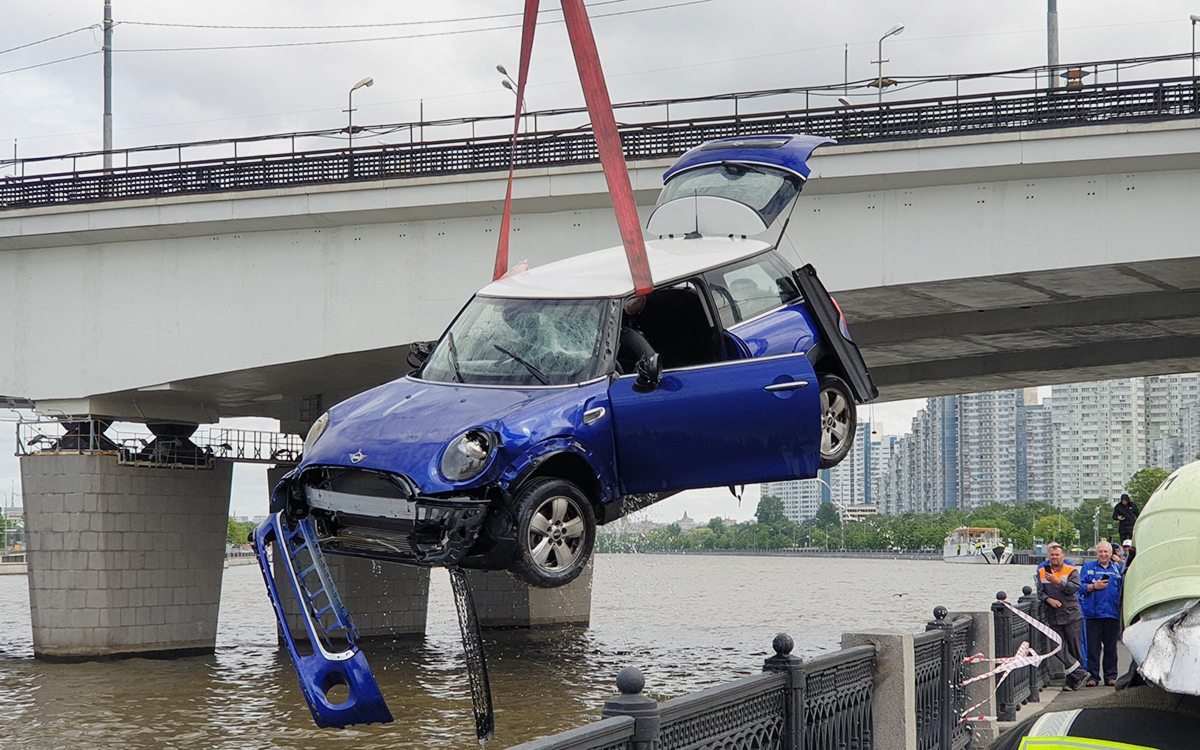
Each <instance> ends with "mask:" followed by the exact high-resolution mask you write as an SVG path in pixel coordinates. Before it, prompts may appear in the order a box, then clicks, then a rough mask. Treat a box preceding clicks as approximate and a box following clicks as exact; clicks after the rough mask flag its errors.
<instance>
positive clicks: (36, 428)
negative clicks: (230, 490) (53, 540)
mask: <svg viewBox="0 0 1200 750" xmlns="http://www.w3.org/2000/svg"><path fill="white" fill-rule="evenodd" d="M303 451H304V439H303V438H302V437H300V436H299V435H292V434H287V433H280V432H269V431H265V430H239V429H229V428H224V427H214V428H207V429H203V430H198V431H196V432H195V433H193V434H191V435H163V436H155V435H153V434H151V433H149V432H128V431H117V430H113V429H112V428H111V427H109V426H108V425H107V423H103V422H97V421H94V420H86V419H83V420H80V421H64V422H59V421H40V422H18V423H17V455H18V456H32V455H38V454H59V453H87V454H109V455H115V456H117V462H118V463H120V464H124V465H129V466H144V467H150V468H188V469H211V468H212V467H213V466H215V465H216V463H217V462H218V461H233V462H235V463H259V464H293V463H296V462H297V461H299V460H300V455H301V453H303Z"/></svg>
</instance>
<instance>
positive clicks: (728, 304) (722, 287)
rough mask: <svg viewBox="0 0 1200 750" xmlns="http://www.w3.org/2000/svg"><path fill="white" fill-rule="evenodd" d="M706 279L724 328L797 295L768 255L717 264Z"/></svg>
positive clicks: (791, 299) (797, 292)
mask: <svg viewBox="0 0 1200 750" xmlns="http://www.w3.org/2000/svg"><path fill="white" fill-rule="evenodd" d="M707 280H708V282H709V287H710V288H711V290H712V295H713V301H714V302H715V303H716V306H717V313H718V314H719V315H720V316H721V322H722V323H723V324H724V325H725V327H726V328H728V327H730V326H733V325H736V324H737V323H740V322H742V321H743V320H748V319H750V318H753V317H755V316H757V315H761V314H762V313H765V312H767V311H768V310H773V309H775V308H776V307H779V306H780V305H784V304H787V303H789V302H792V301H794V300H797V299H799V298H800V292H799V291H798V290H797V289H796V285H795V283H794V282H793V281H792V280H791V279H790V278H788V276H787V275H786V274H785V273H784V272H783V271H782V270H780V268H779V267H778V266H776V265H775V263H773V262H771V260H770V259H769V258H763V257H760V258H757V259H753V260H751V261H748V262H743V263H739V264H736V265H733V266H727V267H725V268H718V269H716V270H715V271H710V272H709V273H708V274H707Z"/></svg>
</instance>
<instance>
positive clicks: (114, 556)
mask: <svg viewBox="0 0 1200 750" xmlns="http://www.w3.org/2000/svg"><path fill="white" fill-rule="evenodd" d="M1169 83H1171V85H1172V86H1175V87H1176V89H1178V90H1179V92H1182V93H1179V94H1178V95H1174V96H1175V98H1171V97H1168V96H1166V95H1165V94H1163V93H1162V92H1163V91H1164V90H1165V88H1164V86H1165V84H1164V82H1150V83H1143V84H1142V85H1141V88H1138V87H1137V86H1136V85H1135V84H1127V85H1126V88H1127V89H1128V91H1135V90H1136V91H1140V92H1142V93H1143V94H1144V92H1145V91H1150V92H1151V93H1152V94H1153V92H1155V91H1157V92H1158V93H1157V94H1154V96H1157V99H1154V101H1155V102H1157V104H1155V105H1154V106H1156V107H1157V109H1154V108H1153V107H1150V108H1146V109H1138V108H1135V107H1132V106H1130V107H1128V108H1127V109H1122V108H1121V107H1120V106H1116V107H1115V108H1103V107H1101V108H1095V109H1086V108H1084V107H1082V105H1080V104H1079V102H1080V101H1083V100H1082V99H1079V100H1075V101H1074V103H1073V104H1071V105H1070V106H1071V107H1073V109H1071V112H1073V113H1074V114H1072V118H1074V119H1070V118H1068V119H1067V120H1057V121H1053V122H1052V123H1051V124H1053V125H1057V127H1041V126H1037V123H1036V122H1034V121H1033V120H1030V119H1029V117H1030V115H1029V114H1028V112H1042V113H1043V115H1045V116H1047V117H1049V114H1047V113H1050V114H1052V113H1053V112H1057V111H1065V110H1063V109H1062V106H1061V105H1062V102H1063V101H1065V100H1052V101H1051V102H1050V103H1049V104H1045V105H1043V104H1042V101H1043V99H1045V98H1046V97H1045V95H1043V94H1036V93H1035V94H1030V95H1029V96H1027V97H1026V99H1028V100H1029V101H1030V102H1033V103H1032V104H1030V105H1029V107H1028V108H1027V110H1028V111H1026V110H1022V111H1023V112H1026V113H1025V114H1023V115H1022V117H1023V118H1025V119H1020V120H1019V121H1017V120H1014V121H1012V122H1009V123H1008V125H1006V126H1005V127H990V126H987V123H983V125H980V121H979V120H976V119H971V120H970V121H969V122H964V126H963V127H962V128H961V130H960V132H958V133H957V134H951V135H942V136H940V137H908V138H906V137H900V138H893V139H881V138H870V137H865V138H861V139H857V140H856V139H855V138H849V139H847V142H846V143H844V144H841V145H838V146H834V147H827V148H823V149H821V150H820V151H818V152H817V155H816V156H815V157H814V158H813V160H812V163H811V164H812V167H813V169H814V176H813V179H812V180H811V181H810V183H809V185H808V186H807V187H806V189H805V193H804V195H803V196H802V198H801V203H800V205H799V208H798V209H797V212H796V215H795V216H794V217H793V219H792V222H791V224H790V226H789V229H788V240H789V241H790V242H791V244H792V245H794V246H795V247H796V248H797V249H798V251H799V253H800V254H801V255H802V256H803V257H804V259H805V260H807V261H811V262H813V263H814V264H815V265H816V266H817V267H818V269H819V270H820V272H821V274H822V277H823V279H824V280H825V282H826V285H827V286H828V287H829V288H830V289H831V291H833V292H834V293H835V295H836V296H837V297H838V299H839V302H840V303H841V305H842V308H843V310H844V311H845V314H846V317H847V318H848V319H849V320H850V322H851V326H852V329H853V331H854V333H855V336H856V338H857V339H858V341H859V342H860V344H861V345H862V348H863V353H864V356H865V357H866V359H867V362H868V365H869V366H870V367H871V369H872V372H873V373H874V375H875V378H876V381H877V383H878V384H879V385H880V386H881V390H882V392H883V398H885V399H899V398H910V397H918V396H932V395H938V394H943V393H953V392H969V391H978V390H987V389H992V388H1006V387H1009V388H1011V387H1018V386H1023V385H1044V384H1049V383H1057V382H1072V381H1079V380H1090V379H1103V378H1113V377H1123V376H1129V375H1147V374H1156V373H1167V372H1184V371H1194V370H1200V337H1197V336H1196V333H1197V332H1198V331H1200V291H1198V290H1200V252H1197V243H1196V240H1195V230H1194V228H1193V226H1192V217H1194V216H1196V215H1200V211H1198V209H1200V137H1198V135H1200V119H1196V107H1195V103H1196V97H1195V86H1194V81H1192V80H1191V79H1188V80H1187V81H1186V83H1185V84H1179V82H1169ZM1174 90H1175V89H1172V91H1174ZM1092 93H1094V94H1096V96H1097V97H1100V95H1101V94H1104V92H1103V91H1101V90H1100V89H1099V87H1097V89H1096V90H1095V91H1093V92H1092ZM1118 93H1119V92H1118ZM1188 95H1190V96H1191V98H1190V99H1189V98H1188ZM1138 96H1139V97H1141V98H1136V97H1135V98H1132V99H1130V100H1129V101H1139V102H1140V101H1143V100H1144V96H1142V94H1139V95H1138ZM993 99H994V97H993ZM1099 100H1100V99H1097V101H1099ZM1104 101H1108V100H1107V99H1105V100H1104ZM1118 101H1119V100H1118ZM926 104H927V106H929V107H932V109H933V110H936V111H937V112H942V111H946V107H945V106H943V105H937V106H933V105H928V103H926ZM1035 105H1036V106H1035ZM1051 105H1053V106H1051ZM892 106H893V107H897V106H898V105H892ZM1105 106H1106V107H1107V105H1105ZM1147 106H1149V105H1147ZM1039 107H1040V108H1041V109H1038V108H1039ZM993 108H994V102H993ZM1056 108H1057V109H1056ZM899 109H903V108H899ZM885 110H889V112H890V111H891V109H890V108H885ZM1080 112H1083V113H1084V115H1083V116H1081V115H1080V114H1079V113H1080ZM1089 113H1090V114H1089ZM1123 113H1124V114H1123ZM808 114H809V115H811V116H809V117H807V118H805V119H803V120H802V119H801V118H797V117H792V116H788V115H787V114H786V113H784V114H782V115H777V116H762V117H760V118H759V119H758V120H757V121H755V122H757V123H758V124H756V125H753V127H751V126H750V125H747V124H745V123H743V122H742V121H741V120H739V121H738V122H736V123H733V124H732V125H729V124H726V125H722V126H721V127H733V128H735V129H737V128H744V129H745V130H744V131H743V132H747V131H748V132H765V131H769V130H770V129H771V128H774V129H775V131H776V132H779V131H780V130H785V131H786V130H793V131H794V130H797V129H800V128H801V126H802V125H803V124H806V123H807V124H815V127H814V128H812V129H814V130H820V129H821V128H825V127H830V128H832V127H841V128H842V129H843V130H844V131H846V132H849V131H848V130H847V128H848V122H850V119H849V118H850V115H849V114H847V113H846V112H833V111H830V112H824V113H822V112H817V113H815V115H814V114H813V113H808ZM885 114H887V113H885V112H883V111H870V110H864V111H861V112H857V111H856V112H855V113H854V117H859V118H860V119H861V120H862V122H863V123H867V124H868V125H869V124H871V123H875V122H879V123H886V122H887V120H886V119H885V117H884V115H885ZM892 114H894V112H893V113H892ZM1093 115H1094V116H1093ZM839 118H840V119H839ZM906 121H907V120H906ZM1006 122H1008V121H1006ZM1046 122H1049V120H1047V121H1046ZM1014 123H1015V124H1014ZM1022 123H1024V124H1025V125H1024V126H1022ZM935 125H936V123H935ZM689 127H691V128H692V129H691V130H689V131H688V132H689V133H691V135H690V136H689V137H690V138H693V139H694V138H696V137H700V136H698V135H697V133H701V134H703V133H710V134H711V133H712V132H713V130H714V129H717V126H716V125H715V124H714V125H713V126H712V127H711V128H708V130H705V129H704V128H699V129H697V128H696V127H695V126H694V124H692V125H689ZM864 127H866V126H865V125H864ZM933 129H934V131H935V132H942V131H940V130H937V128H936V127H934V128H933ZM919 130H920V129H919V128H918V129H917V131H914V132H912V133H910V135H914V136H916V135H920V132H918V131H919ZM873 132H876V135H881V134H882V128H881V129H880V130H879V131H873ZM719 134H725V133H724V132H721V133H719ZM900 134H901V136H903V135H904V132H901V133H900ZM656 137H657V136H656ZM647 138H648V136H647ZM655 142H656V143H661V139H660V140H659V141H655ZM558 145H559V146H560V145H561V144H558ZM677 145H678V144H677ZM556 147H557V146H556ZM438 148H442V150H443V151H444V150H445V148H443V147H442V146H438ZM418 150H419V149H418ZM430 150H431V151H436V150H437V149H436V148H433V147H431V149H430ZM680 150H682V148H676V149H675V151H674V153H677V152H678V151H680ZM585 156H586V155H585ZM354 158H355V159H359V155H357V154H356V155H354ZM672 158H673V153H672V152H671V149H665V148H664V149H662V150H660V151H659V152H658V153H657V155H656V154H650V155H649V156H646V157H645V158H640V159H637V160H636V161H633V162H632V163H631V168H632V177H633V183H634V188H635V191H636V196H637V198H638V200H639V203H640V205H641V206H642V209H643V218H645V214H646V213H647V212H648V209H649V208H650V207H651V206H652V204H653V200H654V198H655V196H656V195H657V192H658V189H659V187H660V185H661V180H660V175H661V173H662V171H663V170H664V169H665V168H666V166H667V165H668V164H669V163H670V162H671V160H672ZM566 161H567V162H569V160H566ZM347 163H348V164H349V161H348V162H347ZM356 163H357V171H354V172H347V173H346V175H345V178H346V179H344V180H326V181H319V180H318V181H308V182H300V183H289V184H263V183H262V182H261V181H259V182H258V183H255V184H250V183H249V182H246V183H239V182H238V181H237V180H234V181H232V182H230V183H228V185H226V184H225V183H221V184H216V183H211V182H209V183H204V188H203V189H196V190H193V191H189V190H179V191H176V192H175V193H172V194H154V195H146V194H143V195H136V194H132V193H129V194H127V195H128V196H129V197H124V198H122V199H120V200H107V199H104V198H105V197H106V196H107V195H110V194H111V193H104V192H102V191H101V192H95V191H93V192H91V193H88V192H87V191H83V192H75V193H72V192H71V190H72V189H74V188H72V185H73V184H74V185H75V188H79V189H80V190H82V187H80V186H81V185H85V184H86V185H92V184H93V183H91V182H88V180H91V179H92V178H90V177H86V178H84V177H80V178H79V180H78V181H77V184H76V183H71V182H70V180H67V179H65V178H64V179H61V180H57V181H56V180H54V179H46V180H42V184H43V186H44V187H45V188H46V190H45V191H43V193H41V195H44V196H45V198H44V199H36V195H35V193H34V192H33V191H32V190H31V189H30V190H26V191H25V192H24V193H18V192H16V191H14V190H9V191H8V192H0V202H4V201H7V205H8V208H7V209H5V210H0V298H2V299H4V300H6V301H7V304H6V305H4V306H3V308H2V309H0V393H4V394H7V395H9V396H15V397H21V398H23V399H27V400H28V402H30V403H32V404H33V405H34V406H35V407H36V408H37V409H38V410H39V411H41V412H42V413H43V414H47V415H63V416H66V415H74V416H77V417H80V418H111V419H125V420H134V421H151V422H153V421H162V422H183V423H209V422H214V421H216V420H217V419H218V418H220V417H222V416H234V415H256V416H268V417H275V418H278V419H280V420H281V423H282V425H283V426H284V429H285V430H286V431H301V430H303V429H304V427H305V426H306V425H307V423H309V422H310V421H311V420H312V419H314V418H315V417H316V416H317V415H319V414H320V413H321V412H322V411H323V410H324V409H325V408H328V406H330V405H332V404H333V403H335V402H337V401H338V400H340V399H341V398H343V397H344V396H348V395H350V394H352V393H354V392H357V391H359V390H362V389H364V388H367V387H370V386H372V385H375V384H377V383H380V382H384V381H386V380H390V379H392V378H395V377H397V376H399V375H401V374H403V373H404V372H405V371H406V369H407V368H406V365H405V364H404V356H405V354H406V352H407V345H408V344H409V343H411V342H413V341H418V340H425V339H432V338H435V337H437V336H438V335H439V334H440V332H441V330H442V328H443V327H444V325H445V324H446V323H447V321H448V320H449V319H450V317H451V316H452V315H453V314H454V313H455V312H456V311H457V310H458V308H459V307H460V306H461V305H462V304H463V302H464V301H465V300H466V299H467V298H468V297H469V295H470V294H471V293H472V292H474V291H475V290H476V289H477V288H478V287H480V286H482V285H483V284H484V283H486V282H487V281H488V280H489V276H490V269H491V264H492V258H493V253H494V249H495V243H496V231H497V229H498V224H499V220H498V216H499V213H500V205H501V201H502V200H503V195H504V180H503V178H504V174H503V173H502V172H498V171H463V172H454V171H453V170H451V171H446V170H438V169H430V170H428V173H426V174H424V175H423V176H406V177H400V176H394V175H391V176H389V174H388V173H387V172H386V169H385V168H384V167H385V166H386V160H385V159H384V158H383V156H382V155H381V156H380V159H379V160H378V164H379V167H378V169H379V170H380V171H379V172H378V176H377V177H372V173H371V172H370V171H369V170H367V168H366V166H365V164H366V163H368V162H367V160H360V161H358V162H356ZM350 166H353V165H352V164H350ZM197 169H198V168H197ZM264 169H265V167H264ZM234 174H236V170H235V172H234ZM30 184H33V183H30ZM26 187H29V185H26ZM101 187H103V186H101ZM227 187H229V188H230V189H226V188H227ZM235 188H236V189H235ZM97 189H100V188H97ZM88 190H92V188H90V187H89V188H88ZM55 191H58V192H55ZM63 191H66V192H63ZM135 192H136V191H135ZM14 195H18V197H19V196H21V195H23V196H25V197H24V198H20V199H14V198H12V196H14ZM515 195H516V202H515V212H516V214H515V217H514V222H513V227H514V234H513V239H512V244H513V250H512V254H513V256H514V259H515V260H520V259H522V258H528V259H529V261H530V263H531V264H539V263H544V262H547V261H550V260H553V259H557V258H561V257H565V256H568V255H573V254H577V253H579V252H584V251H588V250H591V249H596V248H599V247H603V246H607V245H613V244H618V243H619V237H618V235H617V232H616V228H615V226H614V222H613V220H612V217H611V208H610V207H609V203H608V196H607V192H606V190H605V184H604V180H603V176H602V174H601V172H600V170H599V167H598V165H595V164H593V163H590V162H589V161H588V160H587V158H580V159H579V160H578V161H577V162H576V163H561V160H560V162H559V163H554V164H543V165H534V164H529V165H528V166H527V167H526V168H524V169H522V170H520V171H519V172H518V178H517V182H516V186H515ZM30 196H33V197H30ZM55 196H66V197H65V198H61V199H59V198H56V197H55ZM72 196H74V197H72ZM89 196H90V197H89ZM22 474H23V483H24V489H25V497H26V508H27V511H28V514H29V518H28V529H29V535H30V536H29V543H30V557H29V560H30V571H31V572H30V576H31V578H30V588H31V605H32V607H33V610H34V617H33V623H34V637H35V651H37V653H39V654H40V655H43V656H64V657H74V656H92V655H98V654H108V653H129V652H142V651H146V650H167V651H171V650H182V651H187V650H191V649H205V648H211V646H212V643H213V638H214V637H215V625H216V604H217V597H218V595H219V586H220V554H219V550H220V544H221V543H222V542H223V538H222V535H223V529H224V523H225V521H224V518H225V515H226V513H227V509H228V489H229V481H230V473H229V471H228V465H227V464H225V465H224V467H223V468H222V467H221V466H218V468H216V469H214V470H211V471H185V470H171V469H140V468H137V467H128V466H122V465H119V464H118V463H117V462H116V460H115V459H114V458H113V457H111V456H105V455H94V454H93V455H89V454H81V455H59V454H53V455H35V456H29V457H26V458H23V459H22ZM214 550H216V552H214ZM347 566H349V564H347ZM348 569H349V567H347V570H348ZM395 575H396V576H397V578H396V579H395V580H390V579H387V577H384V578H380V579H376V581H377V583H375V584H369V583H360V584H355V585H356V586H368V587H370V586H376V587H377V588H367V589H361V588H360V589H356V593H351V594H348V596H347V598H348V599H351V609H352V611H355V613H356V614H360V610H355V608H354V600H356V599H357V600H358V601H359V602H361V603H362V604H363V606H364V607H367V609H365V610H361V616H362V617H365V618H368V619H369V618H373V617H376V615H377V616H378V618H377V619H378V622H376V623H375V625H377V627H375V626H368V627H363V628H360V629H362V630H364V631H365V632H367V633H374V632H378V633H383V632H396V631H401V632H417V631H420V630H421V629H422V628H423V620H424V616H423V612H424V610H423V604H420V603H419V602H420V601H423V592H424V589H423V588H422V587H423V586H427V580H428V579H427V577H426V574H425V573H424V572H423V571H417V570H409V569H397V570H396V571H395ZM351 578H352V579H355V580H359V579H361V577H359V578H355V577H354V576H351ZM481 585H482V584H481ZM489 586H490V587H493V588H495V590H496V591H497V593H496V595H495V601H494V606H493V605H492V604H485V613H484V619H485V621H490V622H493V623H494V624H505V625H514V624H526V625H529V624H537V623H543V624H547V623H551V622H554V621H555V620H556V619H558V620H564V621H579V619H580V618H583V619H586V590H587V588H586V587H587V581H586V580H585V581H584V582H582V583H580V584H579V585H578V586H575V587H570V588H569V590H563V591H561V592H559V593H557V594H555V596H556V597H558V600H554V601H541V600H539V599H538V597H540V596H541V595H542V594H544V593H545V592H530V591H527V590H524V589H523V588H520V590H518V588H517V587H514V586H512V584H511V583H510V582H508V579H506V578H504V577H503V576H499V577H497V578H495V579H494V581H493V582H492V583H489V584H487V585H486V586H483V587H484V588H488V587H489ZM506 587H507V588H506ZM384 588H390V590H393V591H401V592H403V593H404V596H403V597H402V598H403V599H404V600H405V601H407V602H408V603H407V604H403V605H401V604H397V603H396V600H386V601H383V600H381V597H380V595H379V594H380V592H381V591H383V590H384ZM483 598H485V599H486V598H487V597H483ZM543 598H544V597H543ZM381 601H382V603H381ZM368 602H373V603H374V604H373V605H371V604H368ZM372 606H373V607H374V609H371V607H372ZM388 612H392V613H397V612H402V613H407V614H405V615H404V616H403V617H402V618H401V620H396V619H394V617H391V616H389V615H388V614H387V613H388ZM547 612H558V613H560V614H558V615H554V614H547Z"/></svg>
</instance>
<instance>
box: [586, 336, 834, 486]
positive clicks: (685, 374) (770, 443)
mask: <svg viewBox="0 0 1200 750" xmlns="http://www.w3.org/2000/svg"><path fill="white" fill-rule="evenodd" d="M636 379H637V378H636V376H634V375H626V376H623V377H620V378H618V379H616V380H615V381H613V383H612V385H611V386H610V387H609V398H610V400H611V404H612V410H613V433H614V436H615V439H616V445H617V471H618V474H619V476H620V481H621V486H622V492H623V493H624V494H636V493H642V492H674V491H678V490H685V489H695V488H699V487H723V486H726V485H731V484H751V483H757V482H769V481H781V480H786V479H806V478H811V477H815V476H816V475H817V471H818V465H819V462H820V454H821V451H820V440H821V429H820V426H821V419H820V417H821V407H820V398H819V391H820V389H819V388H818V386H817V378H816V375H815V373H814V372H813V369H812V365H811V364H810V363H809V361H808V359H807V358H805V356H804V355H803V354H801V353H796V354H785V355H782V356H777V357H764V358H761V359H738V360H731V361H727V362H717V363H713V364H707V365H697V366H693V367H683V368H680V369H677V370H668V371H666V372H664V373H663V375H662V380H661V381H660V382H659V384H658V387H657V388H655V389H654V390H652V391H649V392H645V393H640V392H638V391H637V390H635V388H634V384H635V382H636Z"/></svg>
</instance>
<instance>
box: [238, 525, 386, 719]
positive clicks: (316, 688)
mask: <svg viewBox="0 0 1200 750" xmlns="http://www.w3.org/2000/svg"><path fill="white" fill-rule="evenodd" d="M252 540H253V544H254V550H255V552H256V554H257V555H258V566H259V568H260V569H261V570H262V574H263V580H264V581H265V582H266V585H267V595H268V596H269V597H270V598H271V604H272V606H273V607H274V609H275V619H276V620H277V621H278V622H279V631H280V632H281V633H282V634H283V641H284V645H285V646H286V647H287V650H288V653H289V654H290V655H291V657H292V664H293V665H294V666H295V668H296V675H297V677H298V678H299V679H300V689H301V691H302V692H303V693H304V700H305V701H306V702H307V703H308V708H309V710H311V711H312V715H313V720H314V721H315V722H316V723H317V726H320V727H344V726H348V725H351V724H373V723H388V722H390V721H392V714H391V712H390V711H389V710H388V707H387V703H386V702H385V701H384V699H383V694H382V693H381V692H380V690H379V685H378V684H377V683H376V682H375V676H374V675H372V674H371V668H370V667H369V666H367V658H366V655H364V654H363V653H362V651H360V650H359V649H358V647H357V646H356V645H355V641H356V640H357V638H358V631H356V630H355V629H354V623H353V622H352V621H351V620H350V613H349V612H347V610H346V607H345V606H344V605H343V604H342V601H341V599H340V597H339V596H338V593H337V589H336V588H335V587H334V585H333V579H332V577H331V576H330V573H329V568H328V566H327V565H326V563H325V557H324V556H323V555H322V554H321V549H320V547H319V546H318V545H317V534H316V530H315V529H314V526H313V521H312V519H311V518H305V519H302V520H300V521H297V522H296V528H295V529H289V528H288V527H287V524H286V523H285V522H284V520H283V513H282V512H278V513H275V514H273V515H271V516H270V517H269V518H268V519H267V520H266V521H264V522H263V523H262V524H261V525H260V526H259V527H258V528H257V529H255V530H254V534H253V535H252ZM269 544H274V545H275V554H277V555H281V556H282V563H283V567H284V569H285V570H286V572H287V578H288V582H289V584H290V585H289V586H288V588H289V589H290V591H291V594H292V596H293V597H294V598H295V601H296V604H297V605H298V609H299V611H300V620H301V622H302V623H303V624H304V629H305V631H306V634H307V636H308V641H309V643H310V644H311V645H312V653H310V654H308V655H307V656H305V655H302V654H301V652H300V650H299V649H298V648H297V645H296V639H295V637H294V636H293V634H292V631H291V627H290V626H289V625H288V620H287V617H286V616H285V614H284V610H283V599H282V596H281V594H280V591H279V589H278V587H277V586H276V582H275V575H274V571H273V570H272V569H271V561H270V559H269V558H268V557H267V546H268V545H269ZM342 642H344V643H345V647H344V648H341V649H340V650H338V647H339V646H340V645H341V644H342ZM335 644H336V645H335ZM340 685H344V686H346V688H347V689H348V690H349V697H347V698H346V699H345V700H344V701H342V702H340V703H334V702H332V701H331V700H330V699H329V697H328V695H329V692H330V691H331V690H332V689H333V688H335V687H337V686H340Z"/></svg>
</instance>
